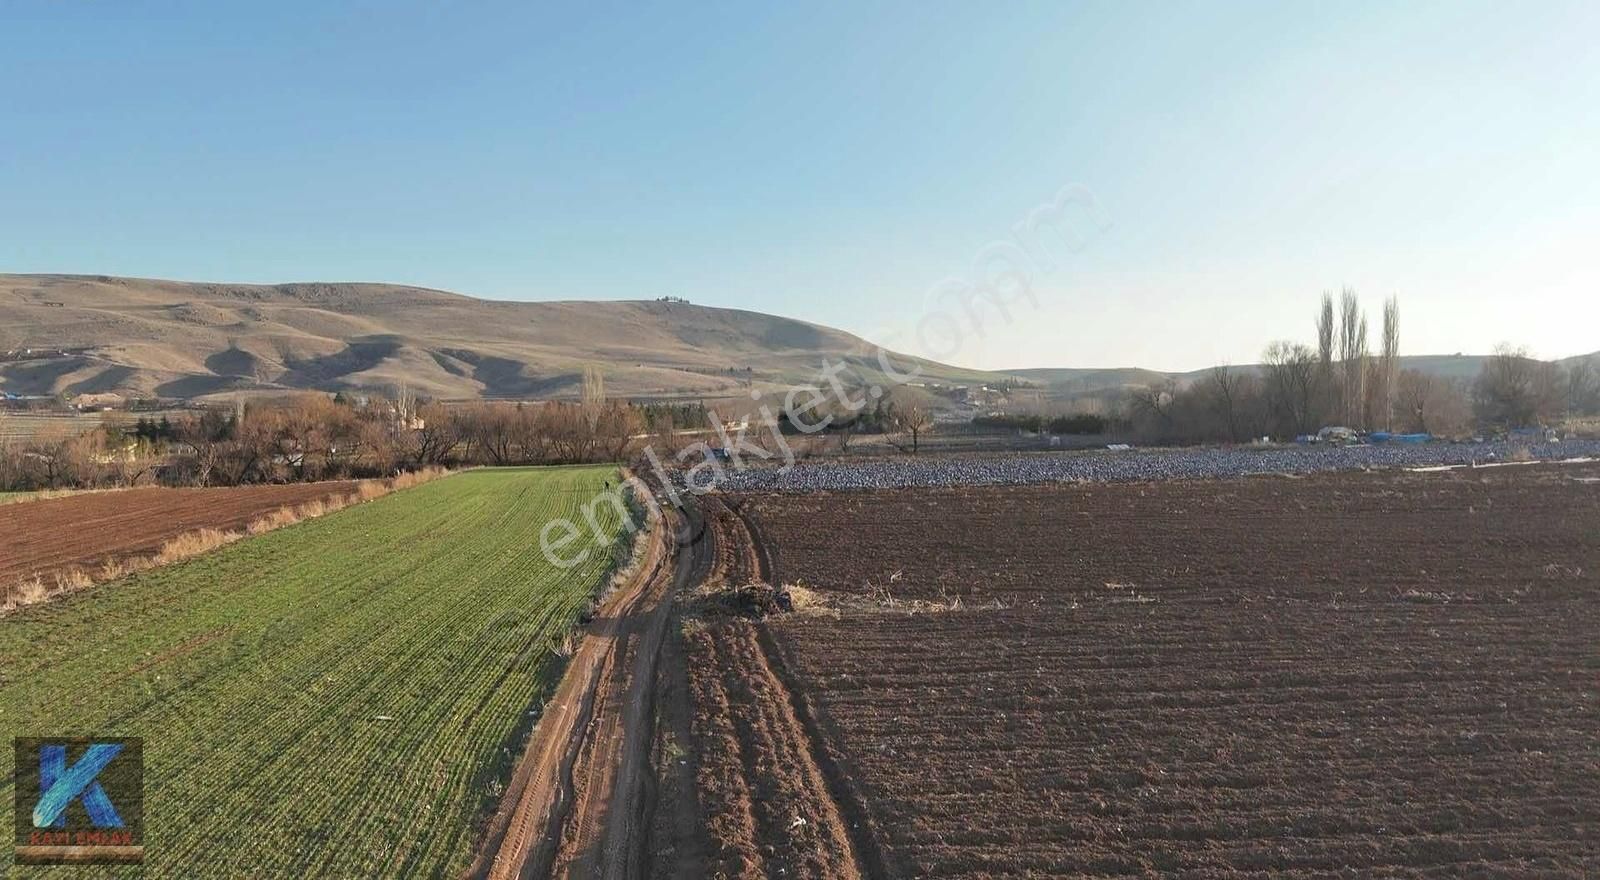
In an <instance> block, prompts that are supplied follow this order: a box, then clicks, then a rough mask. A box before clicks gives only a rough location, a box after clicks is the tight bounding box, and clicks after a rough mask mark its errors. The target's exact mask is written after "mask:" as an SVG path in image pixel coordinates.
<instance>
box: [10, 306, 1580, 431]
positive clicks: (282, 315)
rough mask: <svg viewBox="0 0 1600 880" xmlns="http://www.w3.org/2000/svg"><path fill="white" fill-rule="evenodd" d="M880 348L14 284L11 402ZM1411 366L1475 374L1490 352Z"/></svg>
mask: <svg viewBox="0 0 1600 880" xmlns="http://www.w3.org/2000/svg"><path fill="white" fill-rule="evenodd" d="M30 349H31V350H32V351H31V352H29V353H22V352H23V351H25V350H30ZM875 352H876V349H875V348H874V347H873V346H872V345H871V344H870V343H868V342H867V341H866V340H863V339H861V338H860V337H857V336H853V335H851V334H849V333H845V332H843V331H840V330H835V329H831V328H828V327H823V326H819V325H817V324H810V323H807V322H805V321H798V320H793V319H790V318H781V317H775V316H773V315H765V314H761V313H758V312H749V311H742V310H738V309H723V308H712V307H708V306H698V305H692V304H689V303H685V302H663V301H653V300H652V301H625V302H613V301H599V302H586V301H563V302H507V301H499V300H484V299H477V298H474V297H470V296H463V295H461V294H456V293H449V292H445V291H440V290H429V289H425V288H419V287H406V286H401V285H394V284H343V283H340V284H328V283H306V284H277V285H259V284H207V283H192V282H178V281H158V280H149V279H139V278H116V277H108V276H87V275H0V391H6V392H10V393H13V394H23V395H56V394H64V395H67V396H69V397H70V396H75V395H80V394H108V393H115V394H120V395H123V396H139V397H163V398H205V397H215V396H232V395H237V394H257V393H260V394H270V393H281V392H284V391H292V390H313V389H314V390H321V391H341V390H350V391H357V390H365V391H392V390H393V389H396V388H398V387H400V386H402V385H404V386H405V387H407V388H408V389H410V390H411V391H413V392H416V393H418V394H423V395H427V396H430V397H436V398H441V399H453V400H459V399H475V398H518V399H535V398H563V397H574V396H576V395H577V394H578V393H579V389H580V387H581V384H582V377H583V372H584V369H585V367H587V366H590V365H594V366H597V367H599V368H600V369H601V371H602V373H603V374H604V376H605V381H606V389H607V391H608V392H609V393H612V394H615V395H618V396H627V397H672V396H685V395H696V396H705V397H734V396H741V395H744V394H745V393H746V392H747V390H748V389H750V388H767V389H770V388H773V387H778V386H783V385H788V384H791V383H795V382H800V381H815V377H816V373H817V370H818V369H819V368H820V367H821V365H822V362H823V359H824V358H826V359H827V360H828V361H830V362H840V361H843V362H846V363H849V364H850V365H851V366H852V367H853V368H854V370H855V371H856V372H857V374H859V375H861V376H862V377H863V378H864V379H865V380H866V381H876V380H877V379H878V378H880V377H881V373H880V371H879V369H878V365H877V361H876V357H875ZM1586 357H1596V355H1589V356H1586ZM1401 360H1402V367H1406V368H1416V369H1421V370H1424V371H1426V372H1429V373H1434V374H1436V375H1440V376H1446V377H1450V378H1470V377H1472V376H1475V375H1477V373H1478V371H1479V369H1480V368H1481V366H1482V363H1483V356H1480V355H1425V356H1418V357H1406V358H1402V359H1401ZM1568 360H1569V361H1570V360H1576V358H1571V359H1568ZM908 361H912V362H915V363H917V364H919V365H920V366H921V367H922V368H923V375H924V377H925V378H926V379H927V380H928V381H933V382H943V383H947V384H957V385H961V384H981V383H993V382H997V381H999V380H1001V379H1003V378H1006V377H1017V378H1021V379H1024V380H1027V381H1028V382H1031V383H1033V384H1034V385H1036V386H1039V388H1040V391H1041V393H1042V394H1043V396H1045V397H1048V398H1050V399H1053V400H1056V401H1070V400H1073V399H1077V398H1081V397H1086V396H1093V395H1104V394H1106V393H1112V394H1114V393H1116V392H1118V391H1120V390H1123V389H1126V388H1129V387H1132V386H1137V385H1148V384H1151V383H1154V382H1160V381H1165V380H1168V379H1172V380H1175V381H1177V382H1179V383H1180V384H1182V383H1187V382H1190V381H1193V380H1195V379H1198V378H1200V377H1202V376H1203V375H1204V374H1205V371H1203V370H1196V371H1191V372H1177V373H1168V372H1160V371H1155V370H1146V369H1139V368H1116V369H1067V368H1050V369H1020V370H1008V371H1004V372H985V371H980V370H970V369H964V368H961V367H954V366H949V365H945V364H939V363H934V362H931V361H924V360H917V359H912V358H902V357H900V356H896V360H895V363H896V364H897V365H903V364H904V363H906V362H908ZM1239 369H1249V367H1239Z"/></svg>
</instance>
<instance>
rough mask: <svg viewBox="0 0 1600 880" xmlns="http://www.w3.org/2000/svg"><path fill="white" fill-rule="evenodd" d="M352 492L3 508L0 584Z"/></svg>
mask: <svg viewBox="0 0 1600 880" xmlns="http://www.w3.org/2000/svg"><path fill="white" fill-rule="evenodd" d="M354 488H355V484H354V483H350V482H329V483H291V484H288V485H282V486H241V487H238V488H227V489H156V488H150V489H128V490H126V491H122V492H90V493H86V494H82V495H69V496H66V497H64V498H52V499H46V500H42V501H29V502H25V503H21V504H6V505H0V584H10V583H11V582H13V581H16V580H19V579H21V578H29V577H33V576H34V575H40V576H44V577H48V576H49V574H50V573H51V572H55V571H61V570H63V569H70V568H75V567H76V568H84V569H88V568H92V567H94V566H98V565H100V564H102V563H104V562H106V561H108V560H122V559H127V558H129V557H131V556H141V555H145V554H149V553H152V552H154V551H155V550H157V549H159V548H160V547H161V545H162V544H163V543H165V542H166V541H167V540H168V539H170V538H174V537H177V536H178V535H181V534H183V533H184V532H192V531H195V530H197V529H218V530H220V531H232V530H237V529H242V528H244V527H245V526H247V525H249V524H250V522H251V521H252V520H255V519H256V518H258V517H261V516H263V515H265V514H267V513H270V512H271V511H274V510H277V509H278V508H280V507H284V506H286V505H298V504H301V503H304V502H306V501H312V500H317V499H324V498H330V497H332V496H334V495H343V494H348V493H349V492H351V491H352V490H353V489H354Z"/></svg>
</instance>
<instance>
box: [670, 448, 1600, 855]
mask: <svg viewBox="0 0 1600 880" xmlns="http://www.w3.org/2000/svg"><path fill="white" fill-rule="evenodd" d="M1597 473H1600V470H1597V469H1596V468H1594V467H1593V466H1581V467H1573V466H1569V467H1544V466H1539V467H1528V468H1504V469H1494V470H1478V471H1460V472H1451V473H1431V474H1396V473H1388V474H1350V475H1325V476H1317V477H1307V478H1301V479H1287V478H1281V477H1257V478H1247V479H1238V480H1231V481H1213V482H1174V483H1166V484H1132V485H1115V486H1111V485H1094V486H1035V487H1012V488H998V487H996V488H966V489H955V488H952V489H922V490H918V489H907V490H891V491H878V492H865V493H863V492H856V493H849V494H840V495H833V494H811V495H790V496H783V497H778V496H745V497H742V498H734V499H731V500H732V503H733V504H734V505H735V506H736V507H738V508H739V509H740V510H741V512H742V513H743V515H744V516H745V517H746V519H747V520H748V521H749V522H750V524H751V525H752V526H753V529H752V533H753V534H754V536H755V538H756V539H757V540H758V541H759V543H760V544H761V556H762V557H763V558H764V559H765V560H766V565H767V567H769V569H770V571H771V573H772V574H774V575H776V579H778V580H780V581H783V582H787V583H793V582H796V581H803V582H804V583H805V584H807V585H808V586H810V587H812V588H813V589H816V590H818V591H819V592H820V593H821V594H822V596H823V600H824V605H825V607H824V608H822V609H821V610H811V611H804V610H802V611H801V612H799V613H795V614H785V615H778V616H774V617H769V618H767V619H766V620H765V621H763V622H760V623H756V624H742V623H721V624H715V625H713V626H712V627H710V629H709V632H710V633H711V634H712V635H706V634H704V633H700V634H696V633H693V632H691V633H690V635H689V646H690V650H691V654H692V655H693V656H695V657H699V658H715V661H716V666H715V669H716V670H720V673H718V672H712V671H707V670H703V669H696V670H693V671H691V682H692V690H693V692H694V693H693V697H694V698H695V700H696V702H695V706H694V712H695V717H696V721H695V725H694V731H695V733H696V734H697V736H696V737H695V742H694V745H695V749H694V750H691V752H693V753H695V762H696V764H697V765H698V766H699V767H700V768H701V771H700V786H699V787H700V788H701V794H700V796H699V803H700V806H701V808H702V809H704V810H705V811H706V813H707V816H706V820H705V822H706V827H707V828H708V829H709V832H708V836H709V850H708V851H709V852H710V853H711V859H710V861H711V863H712V865H713V866H714V867H715V868H716V869H717V870H719V871H721V872H723V873H726V874H727V875H729V876H762V875H766V874H768V873H771V871H769V870H767V869H776V868H778V867H782V868H785V869H787V871H786V874H785V876H796V875H799V876H827V875H830V874H834V873H835V872H838V873H841V874H848V873H851V872H852V871H855V870H859V871H860V872H861V873H863V874H867V875H871V876H894V877H922V876H929V877H972V878H977V877H999V876H1034V877H1092V876H1111V875H1138V876H1157V875H1171V874H1182V875H1185V876H1198V877H1221V876H1229V877H1235V876H1262V877H1265V876H1305V877H1309V876H1331V875H1336V876H1377V875H1382V876H1409V877H1443V876H1460V875H1463V874H1468V875H1484V874H1487V875H1516V876H1569V877H1582V876H1594V875H1596V874H1597V873H1600V484H1596V483H1595V482H1593V481H1592V477H1594V476H1595V475H1596V474H1597ZM913 611H914V612H916V613H911V612H913ZM746 626H748V627H750V628H751V629H753V630H754V631H755V632H754V633H752V634H748V635H746V634H743V631H742V630H741V629H740V628H741V627H746ZM758 648H760V650H758ZM767 666H770V667H771V668H772V669H773V670H775V671H776V673H777V674H776V679H777V681H778V683H779V685H786V686H787V688H786V689H787V691H788V694H789V696H788V699H787V701H785V700H784V699H783V697H782V696H781V695H779V694H777V693H772V694H768V693H767V691H769V690H772V687H770V686H769V684H768V682H769V681H771V680H772V679H770V678H769V676H768V674H767V672H766V671H765V668H766V667H767ZM718 674H720V675H721V676H723V680H722V681H721V682H720V684H721V686H720V687H716V688H708V687H706V685H707V684H710V683H713V682H716V681H717V679H716V677H715V676H716V675H718ZM741 693H743V694H749V695H750V698H749V699H745V700H742V701H740V700H735V701H734V703H735V705H734V706H733V707H732V708H730V707H729V705H727V704H726V703H725V695H727V694H733V695H736V696H737V695H740V694H741ZM741 702H742V704H744V705H747V706H751V707H757V708H759V707H761V706H769V707H772V708H769V709H764V710H761V711H760V712H759V713H757V714H751V715H749V716H748V720H747V716H746V715H744V714H742V712H743V710H740V711H735V710H737V709H739V705H740V704H741ZM752 711H753V710H752ZM796 714H798V716H799V723H795V722H793V721H792V720H791V721H790V723H788V724H779V725H776V726H774V725H772V724H769V723H768V722H767V721H766V720H764V719H769V718H777V719H780V720H785V719H790V716H793V715H796ZM796 729H805V730H807V731H808V732H809V739H810V741H809V743H807V744H806V747H801V746H799V745H796V744H794V743H792V742H789V741H788V740H786V739H785V737H787V736H789V735H790V734H791V733H792V731H794V730H796ZM771 731H777V732H778V733H776V734H774V733H772V732H771ZM779 734H781V736H780V735H779ZM812 767H816V768H820V770H821V772H822V773H823V783H824V785H825V790H824V794H825V795H826V796H825V797H811V798H809V799H808V798H804V797H798V798H793V799H791V802H792V803H794V804H806V803H810V804H814V805H817V804H820V806H819V807H818V808H819V809H821V811H822V813H823V815H822V819H823V820H824V821H823V824H822V826H821V828H817V827H816V826H815V825H814V824H813V823H814V822H815V821H816V819H817V818H818V817H817V816H815V815H805V814H797V815H795V816H792V817H791V816H788V815H786V814H784V815H780V814H779V812H778V809H777V808H779V807H786V806H788V805H789V804H790V803H791V802H785V801H781V800H774V798H775V797H776V798H783V797H785V796H787V795H788V794H790V793H792V792H800V793H802V794H803V793H805V792H807V791H810V792H813V793H814V792H815V791H816V789H817V786H816V784H815V783H813V782H807V780H806V778H805V774H806V773H808V772H810V768H812ZM739 768H742V770H740V769H739ZM713 770H714V771H716V772H714V773H713V772H710V771H713ZM730 770H731V771H735V772H737V773H739V774H740V779H739V780H730V779H729V778H728V771H730ZM796 773H798V774H799V775H798V777H797V776H796ZM785 780H788V781H785ZM769 813H770V814H771V815H768V814H769ZM840 817H842V819H843V826H844V827H843V831H844V832H845V833H846V835H847V836H848V837H849V838H850V839H849V841H848V843H849V844H850V845H851V846H852V847H853V851H854V856H853V864H852V865H820V864H808V863H807V862H806V861H805V860H804V859H803V858H800V857H798V856H793V855H791V853H793V852H795V851H796V850H797V848H798V849H799V850H804V851H805V852H816V851H822V852H834V851H837V850H838V849H839V847H838V846H837V845H835V844H837V841H838V834H839V830H840V829H839V826H838V825H836V824H835V823H836V822H837V821H839V819H840ZM719 829H720V831H719ZM819 832H820V835H821V836H820V838H819V837H818V836H817V835H818V834H819ZM808 841H811V843H808ZM819 841H820V843H819ZM813 843H816V844H817V845H813ZM735 844H737V845H735ZM799 844H804V846H798V847H797V845H799ZM801 855H803V853H801ZM774 876H776V875H774Z"/></svg>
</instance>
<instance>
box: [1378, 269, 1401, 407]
mask: <svg viewBox="0 0 1600 880" xmlns="http://www.w3.org/2000/svg"><path fill="white" fill-rule="evenodd" d="M1378 364H1379V367H1378V382H1379V392H1378V393H1379V409H1378V414H1379V416H1380V421H1379V422H1377V423H1375V424H1382V425H1383V428H1384V430H1386V431H1392V430H1394V383H1395V375H1396V373H1397V371H1398V370H1399V367H1400V300H1399V298H1398V297H1393V296H1391V297H1389V298H1388V299H1386V300H1384V302H1383V352H1382V354H1381V355H1379V359H1378Z"/></svg>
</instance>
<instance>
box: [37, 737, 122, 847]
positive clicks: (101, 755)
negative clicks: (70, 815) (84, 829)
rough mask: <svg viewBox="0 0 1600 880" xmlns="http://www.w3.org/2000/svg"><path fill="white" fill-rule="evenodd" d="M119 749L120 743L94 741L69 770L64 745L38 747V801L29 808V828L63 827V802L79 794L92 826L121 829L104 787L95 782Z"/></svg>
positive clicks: (119, 817) (64, 807) (65, 803)
mask: <svg viewBox="0 0 1600 880" xmlns="http://www.w3.org/2000/svg"><path fill="white" fill-rule="evenodd" d="M121 751H122V744H121V743H95V744H94V745H91V746H89V749H88V751H86V752H84V754H83V757H82V758H80V759H78V763H76V764H73V765H72V767H71V768H70V769H69V768H68V767H67V747H66V746H40V747H39V803H38V804H37V805H36V806H34V808H33V827H35V828H61V827H64V826H65V825H66V824H67V820H66V816H65V815H64V814H65V813H66V811H67V805H68V804H70V803H72V802H73V801H74V800H76V799H78V798H79V797H82V798H83V807H84V809H86V810H88V811H89V821H90V822H93V823H94V827H96V828H121V827H122V817H121V816H118V815H117V808H116V807H114V806H112V805H111V798H109V797H106V791H105V789H103V788H101V787H100V783H98V782H96V781H95V777H96V776H99V775H100V771H101V770H104V769H105V768H106V765H107V764H109V763H111V759H112V758H115V757H116V756H117V755H118V754H119V753H120V752H121Z"/></svg>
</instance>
